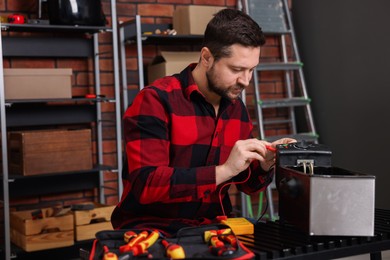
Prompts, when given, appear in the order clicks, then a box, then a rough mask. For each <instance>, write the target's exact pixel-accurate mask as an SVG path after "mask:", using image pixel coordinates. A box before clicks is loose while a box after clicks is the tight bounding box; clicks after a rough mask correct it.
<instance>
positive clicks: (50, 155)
mask: <svg viewBox="0 0 390 260" xmlns="http://www.w3.org/2000/svg"><path fill="white" fill-rule="evenodd" d="M8 138H9V161H10V162H9V171H10V173H12V174H20V175H24V176H28V175H37V174H45V173H58V172H67V171H78V170H89V169H91V168H92V146H91V130H90V129H79V130H66V129H65V130H60V129H58V130H57V129H56V130H34V131H14V132H10V133H9V137H8Z"/></svg>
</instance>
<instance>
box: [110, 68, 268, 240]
mask: <svg viewBox="0 0 390 260" xmlns="http://www.w3.org/2000/svg"><path fill="white" fill-rule="evenodd" d="M194 66H195V64H192V65H190V66H189V67H187V68H186V69H185V70H183V71H182V72H181V73H180V74H178V75H174V76H169V77H165V78H163V79H160V80H157V81H155V82H154V83H153V84H152V85H151V86H148V87H145V88H144V89H143V90H142V91H140V93H139V94H138V95H137V97H136V98H135V100H134V102H133V104H132V105H131V106H130V107H129V108H128V109H127V111H126V113H125V115H124V136H125V141H126V155H127V159H128V164H129V167H128V170H129V173H128V175H127V176H125V177H124V180H123V181H124V191H123V194H122V198H121V201H120V203H119V204H118V206H117V207H116V209H115V211H114V213H113V215H112V219H111V220H112V224H113V226H114V228H116V229H118V228H157V229H160V230H162V231H166V232H168V233H174V232H175V231H177V230H178V229H179V228H181V227H184V226H194V225H201V224H208V223H212V221H213V220H214V219H215V217H217V216H221V215H223V211H222V208H221V206H222V205H221V204H223V207H224V208H223V209H224V212H226V213H230V211H231V209H232V207H231V204H230V199H229V196H228V193H227V191H228V188H229V186H230V185H223V184H222V185H219V186H216V184H215V181H216V180H215V168H216V165H220V164H223V163H224V162H225V161H226V160H227V158H228V156H229V154H230V151H231V149H232V147H233V145H234V144H235V142H236V141H237V140H242V139H247V138H249V137H251V132H252V123H251V120H250V118H249V115H248V111H247V109H246V107H245V105H244V104H243V103H242V101H241V100H240V99H238V100H234V101H229V100H227V99H222V100H221V104H220V108H219V112H218V115H215V110H214V108H213V106H212V105H211V104H210V103H208V102H207V101H206V100H205V98H204V96H203V95H202V93H201V92H200V91H199V89H198V86H197V85H196V84H195V82H194V80H193V78H192V74H191V71H192V69H193V68H194ZM249 173H251V174H250V177H249V179H248V181H246V182H245V183H244V184H239V185H237V188H238V189H239V190H240V191H243V192H245V193H252V192H255V191H258V190H261V189H264V188H265V187H266V186H267V185H268V184H269V183H270V182H271V179H272V173H271V172H270V173H266V172H264V171H263V170H262V169H261V167H260V164H259V162H258V161H254V162H253V163H252V165H251V167H250V168H249V169H248V170H247V171H245V172H242V173H240V174H239V175H238V176H236V177H235V178H234V180H231V182H233V181H236V182H239V181H242V180H245V179H247V177H248V174H249ZM222 186H223V190H222V191H221V192H220V189H221V187H222ZM220 194H221V196H220ZM220 197H222V198H220ZM221 200H222V201H223V202H221Z"/></svg>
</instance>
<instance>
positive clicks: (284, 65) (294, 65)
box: [256, 62, 303, 71]
mask: <svg viewBox="0 0 390 260" xmlns="http://www.w3.org/2000/svg"><path fill="white" fill-rule="evenodd" d="M302 66H303V63H302V62H264V63H260V64H259V65H257V67H256V69H257V70H258V71H267V70H298V69H300V68H302Z"/></svg>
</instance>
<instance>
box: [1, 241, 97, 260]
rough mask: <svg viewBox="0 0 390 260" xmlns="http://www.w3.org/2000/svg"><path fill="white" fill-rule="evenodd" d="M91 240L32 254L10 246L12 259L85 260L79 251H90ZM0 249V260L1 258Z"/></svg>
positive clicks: (12, 245)
mask: <svg viewBox="0 0 390 260" xmlns="http://www.w3.org/2000/svg"><path fill="white" fill-rule="evenodd" d="M92 245H93V240H85V241H75V243H74V245H72V246H67V247H59V248H52V249H45V250H39V251H34V252H26V251H24V250H23V249H21V248H20V247H18V246H16V245H14V244H11V251H12V255H13V256H12V258H16V259H23V260H30V259H31V260H35V259H87V258H80V256H81V254H80V250H83V251H88V252H89V251H91V249H92ZM1 256H2V255H1V249H0V259H3V258H1Z"/></svg>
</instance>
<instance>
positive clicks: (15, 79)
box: [4, 69, 72, 99]
mask: <svg viewBox="0 0 390 260" xmlns="http://www.w3.org/2000/svg"><path fill="white" fill-rule="evenodd" d="M4 92H5V99H53V98H72V69H4Z"/></svg>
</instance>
